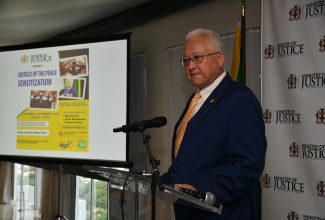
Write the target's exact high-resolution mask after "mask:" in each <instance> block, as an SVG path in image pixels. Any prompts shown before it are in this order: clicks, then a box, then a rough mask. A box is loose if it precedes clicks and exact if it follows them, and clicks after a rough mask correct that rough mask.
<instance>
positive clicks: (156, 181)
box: [139, 126, 164, 220]
mask: <svg viewBox="0 0 325 220" xmlns="http://www.w3.org/2000/svg"><path fill="white" fill-rule="evenodd" d="M144 130H145V129H144V128H143V127H142V126H141V127H140V129H139V131H140V133H141V135H142V138H143V143H144V145H145V146H146V149H147V152H148V156H149V161H150V164H151V166H152V175H151V178H152V182H151V207H152V208H151V219H152V220H155V219H156V188H157V187H158V189H159V190H160V191H162V190H163V189H164V187H163V185H162V182H161V179H160V172H159V169H158V167H157V164H159V162H158V161H157V160H156V159H155V158H154V157H153V155H152V153H151V150H150V146H149V139H150V138H151V136H150V135H147V134H145V133H144Z"/></svg>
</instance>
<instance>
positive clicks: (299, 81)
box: [261, 0, 325, 220]
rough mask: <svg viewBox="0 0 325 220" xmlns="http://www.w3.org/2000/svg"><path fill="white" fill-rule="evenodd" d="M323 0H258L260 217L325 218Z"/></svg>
mask: <svg viewBox="0 0 325 220" xmlns="http://www.w3.org/2000/svg"><path fill="white" fill-rule="evenodd" d="M324 27H325V0H320V1H319V0H318V1H311V0H286V1H283V0H264V1H262V43H261V44H262V45H261V46H262V106H263V117H264V122H265V127H266V135H267V140H268V150H267V156H266V165H265V169H264V172H263V174H262V219H263V220H274V219H277V220H280V219H286V220H307V219H308V220H309V219H310V220H325V28H324Z"/></svg>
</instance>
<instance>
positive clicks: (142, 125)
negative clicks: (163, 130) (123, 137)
mask: <svg viewBox="0 0 325 220" xmlns="http://www.w3.org/2000/svg"><path fill="white" fill-rule="evenodd" d="M166 124H167V119H166V118H165V117H163V116H161V117H155V118H152V119H149V120H144V121H136V122H133V123H131V124H127V125H123V126H122V127H119V128H114V129H113V132H124V133H125V132H130V131H143V130H144V129H146V128H159V127H162V126H164V125H166Z"/></svg>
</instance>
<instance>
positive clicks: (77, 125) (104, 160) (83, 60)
mask: <svg viewBox="0 0 325 220" xmlns="http://www.w3.org/2000/svg"><path fill="white" fill-rule="evenodd" d="M128 63H129V35H120V36H114V37H109V38H106V39H99V40H98V39H97V40H96V41H81V40H78V41H77V40H69V41H64V42H54V41H53V42H51V43H49V42H43V43H33V44H25V45H18V46H7V47H0V67H1V69H0V75H1V82H2V83H1V86H0V94H1V97H2V101H1V108H0V158H3V159H5V160H8V159H15V160H16V159H18V160H19V159H22V160H27V161H31V162H39V161H48V160H52V161H59V162H60V161H61V162H62V161H63V162H73V163H75V162H76V163H82V164H87V163H89V164H101V165H110V164H119V165H121V166H124V165H126V164H127V163H128V162H129V161H128V157H127V151H128V150H127V137H126V135H125V134H124V133H113V131H112V129H113V128H114V127H118V126H121V125H124V124H126V122H127V108H128V97H127V93H128V92H127V91H128V69H129V68H128Z"/></svg>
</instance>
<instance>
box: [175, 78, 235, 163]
mask: <svg viewBox="0 0 325 220" xmlns="http://www.w3.org/2000/svg"><path fill="white" fill-rule="evenodd" d="M232 83H233V81H232V79H231V78H230V76H229V75H228V73H227V74H226V76H225V78H224V79H223V80H222V81H221V82H220V84H219V85H218V86H217V87H216V88H215V89H214V90H213V91H212V93H211V94H210V95H209V97H208V98H207V100H206V101H205V102H204V103H203V105H202V106H201V108H200V109H199V111H198V112H197V113H196V114H195V115H194V116H193V118H191V120H190V121H189V122H188V124H187V127H186V131H185V134H184V137H183V140H182V144H181V146H180V149H179V151H178V154H177V157H176V159H177V158H178V157H179V156H180V155H181V154H182V151H183V149H184V147H183V145H186V142H188V141H189V139H190V137H191V131H192V130H193V129H195V127H196V126H197V125H198V124H199V123H200V122H201V121H202V120H203V118H204V117H205V116H206V115H207V114H209V112H210V111H212V110H213V109H214V108H215V107H216V106H217V104H218V103H219V102H220V101H222V97H223V96H224V95H225V94H226V92H227V89H229V88H230V87H231V84H232ZM193 95H194V94H193ZM193 95H192V96H191V98H190V99H189V101H188V102H187V105H186V108H185V109H184V111H183V113H182V116H181V117H180V119H179V120H178V122H177V124H176V126H175V129H174V137H175V135H176V131H177V130H176V129H177V127H178V125H179V123H180V121H181V119H182V118H183V116H184V114H185V113H186V111H187V108H188V106H189V103H190V102H191V100H192V97H193ZM173 143H174V138H173ZM173 145H174V144H173Z"/></svg>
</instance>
